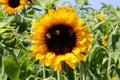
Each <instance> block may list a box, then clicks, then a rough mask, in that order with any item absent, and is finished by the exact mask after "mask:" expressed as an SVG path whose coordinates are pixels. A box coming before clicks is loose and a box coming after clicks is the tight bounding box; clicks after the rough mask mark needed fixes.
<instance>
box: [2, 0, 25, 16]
mask: <svg viewBox="0 0 120 80" xmlns="http://www.w3.org/2000/svg"><path fill="white" fill-rule="evenodd" d="M25 1H26V0H0V3H2V9H3V10H5V11H7V12H8V13H10V14H14V13H16V12H18V11H20V10H22V9H23V8H24V5H25Z"/></svg>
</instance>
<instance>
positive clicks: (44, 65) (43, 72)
mask: <svg viewBox="0 0 120 80" xmlns="http://www.w3.org/2000/svg"><path fill="white" fill-rule="evenodd" d="M45 74H46V73H45V64H43V79H45V77H46V76H45Z"/></svg>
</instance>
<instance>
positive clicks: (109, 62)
mask: <svg viewBox="0 0 120 80" xmlns="http://www.w3.org/2000/svg"><path fill="white" fill-rule="evenodd" d="M110 64H111V54H109V58H108V67H107V77H108V80H111V78H110V69H111V66H110Z"/></svg>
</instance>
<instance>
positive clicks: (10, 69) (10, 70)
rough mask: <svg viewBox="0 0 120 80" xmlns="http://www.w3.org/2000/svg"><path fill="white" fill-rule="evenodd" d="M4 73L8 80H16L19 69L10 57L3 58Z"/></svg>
mask: <svg viewBox="0 0 120 80" xmlns="http://www.w3.org/2000/svg"><path fill="white" fill-rule="evenodd" d="M4 68H5V73H6V74H7V75H8V76H9V78H10V80H18V79H19V74H20V68H19V66H18V64H17V63H16V61H15V60H14V58H13V57H12V56H7V57H5V58H4Z"/></svg>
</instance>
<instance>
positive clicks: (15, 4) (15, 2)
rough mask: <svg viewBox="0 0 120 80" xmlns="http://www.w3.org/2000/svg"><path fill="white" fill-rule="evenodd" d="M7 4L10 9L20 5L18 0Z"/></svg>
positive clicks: (9, 1) (12, 0)
mask: <svg viewBox="0 0 120 80" xmlns="http://www.w3.org/2000/svg"><path fill="white" fill-rule="evenodd" d="M8 4H9V6H10V7H12V8H16V7H18V6H19V5H20V0H8Z"/></svg>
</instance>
